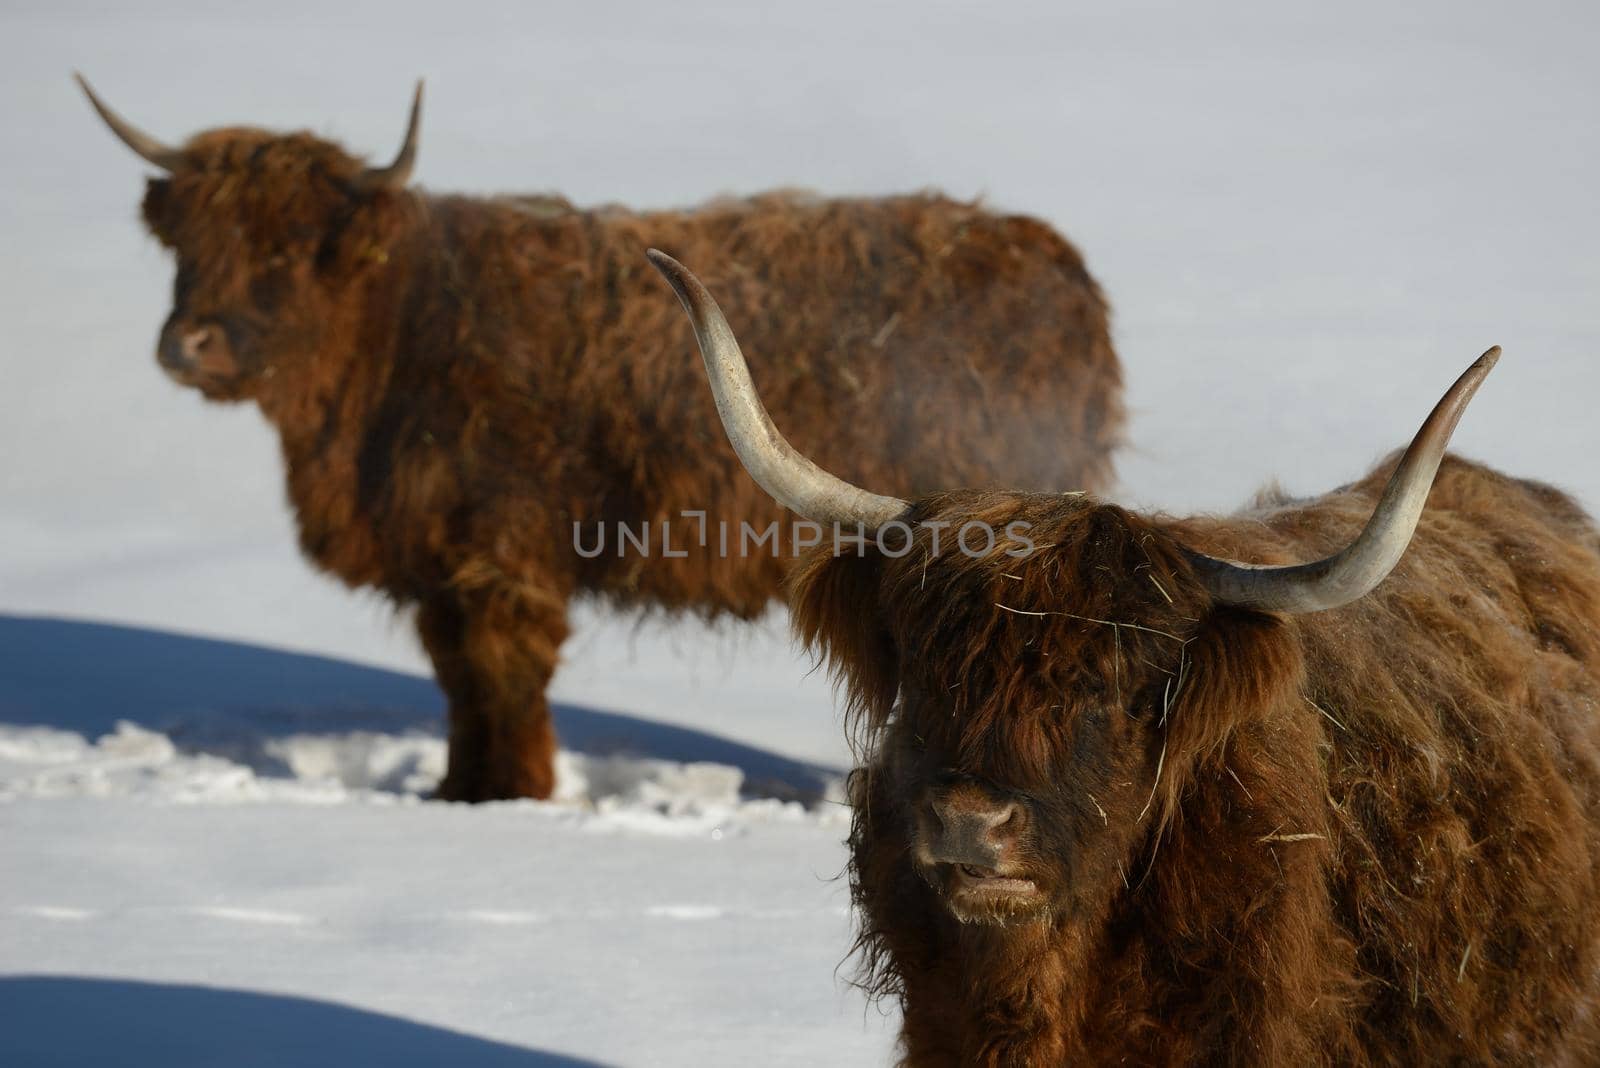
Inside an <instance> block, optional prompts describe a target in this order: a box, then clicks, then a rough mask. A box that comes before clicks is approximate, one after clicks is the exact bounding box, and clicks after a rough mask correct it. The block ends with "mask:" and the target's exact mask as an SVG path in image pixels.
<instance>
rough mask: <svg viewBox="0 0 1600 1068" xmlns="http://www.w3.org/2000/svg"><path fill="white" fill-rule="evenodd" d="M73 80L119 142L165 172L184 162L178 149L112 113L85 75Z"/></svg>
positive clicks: (78, 75)
mask: <svg viewBox="0 0 1600 1068" xmlns="http://www.w3.org/2000/svg"><path fill="white" fill-rule="evenodd" d="M73 78H75V79H77V82H78V87H79V88H80V89H82V90H83V95H84V96H86V97H88V98H89V103H90V104H91V105H93V106H94V109H95V111H96V112H98V113H99V115H100V118H102V119H104V120H105V124H106V125H107V126H109V127H111V132H112V133H114V134H116V135H117V140H119V141H121V142H122V143H123V144H125V145H127V146H128V147H129V148H131V149H133V150H134V151H135V152H137V153H138V154H139V155H140V156H141V157H143V158H144V159H145V160H147V161H149V162H150V163H153V164H155V165H156V166H157V167H160V168H161V169H162V170H164V171H173V170H176V169H177V167H178V164H180V163H182V162H183V153H182V152H180V151H179V150H178V149H176V148H172V147H171V146H169V145H164V144H162V143H161V142H160V141H157V140H156V139H155V138H154V137H151V136H150V135H149V134H147V133H145V132H144V131H143V130H141V129H139V127H137V126H135V125H134V124H133V123H131V122H129V121H128V120H127V119H124V118H123V117H122V116H121V115H118V114H117V113H116V112H115V111H112V110H111V108H110V107H108V106H107V105H106V103H105V101H103V100H101V99H100V98H99V97H98V96H96V95H95V92H94V90H93V89H91V88H89V81H88V79H86V78H85V77H84V76H83V75H81V74H76V73H75V74H73Z"/></svg>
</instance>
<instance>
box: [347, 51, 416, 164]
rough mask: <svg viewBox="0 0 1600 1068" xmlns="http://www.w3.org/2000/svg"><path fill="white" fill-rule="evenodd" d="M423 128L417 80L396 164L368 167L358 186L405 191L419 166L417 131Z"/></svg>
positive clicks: (395, 160)
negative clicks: (409, 115) (412, 171)
mask: <svg viewBox="0 0 1600 1068" xmlns="http://www.w3.org/2000/svg"><path fill="white" fill-rule="evenodd" d="M421 126H422V79H421V78H418V79H417V91H416V94H415V95H414V96H413V97H412V98H411V118H410V120H409V121H408V122H407V123H406V139H405V142H404V143H403V144H402V145H401V146H400V152H399V154H398V155H396V156H395V158H394V162H393V163H390V164H389V165H388V166H387V167H368V168H367V169H366V170H364V171H362V172H361V177H360V178H359V179H357V182H356V184H357V185H359V186H360V187H361V188H362V189H367V190H373V191H376V190H379V189H404V188H405V187H406V183H407V182H409V181H411V169H412V168H413V167H415V166H416V165H417V131H418V130H419V129H420V128H421Z"/></svg>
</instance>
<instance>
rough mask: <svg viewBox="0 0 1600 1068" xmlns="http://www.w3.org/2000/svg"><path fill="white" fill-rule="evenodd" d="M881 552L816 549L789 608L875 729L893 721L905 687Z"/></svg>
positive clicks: (800, 572)
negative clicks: (887, 610) (888, 621)
mask: <svg viewBox="0 0 1600 1068" xmlns="http://www.w3.org/2000/svg"><path fill="white" fill-rule="evenodd" d="M882 581H883V560H882V557H880V556H879V555H878V554H877V553H876V552H870V551H869V552H867V553H866V554H864V555H856V554H854V553H845V554H841V555H839V556H833V555H830V554H827V553H822V552H817V553H814V554H812V555H811V556H810V557H809V558H807V559H805V560H803V561H801V563H800V564H799V566H797V567H796V568H795V570H794V572H793V574H791V575H790V578H789V611H790V615H791V617H792V619H793V622H794V627H795V631H796V633H798V634H799V635H800V638H801V640H802V641H803V642H804V643H805V646H806V648H807V649H808V650H810V651H811V652H812V653H815V654H817V655H819V656H821V657H823V658H824V659H826V661H827V663H828V669H829V671H831V672H832V673H833V676H834V678H836V679H837V680H838V681H839V682H840V684H842V685H843V686H844V687H845V689H846V691H847V696H848V699H849V703H848V711H849V714H850V715H851V716H852V717H855V718H857V719H859V720H861V721H863V725H864V726H865V727H866V728H867V729H868V730H869V731H870V730H872V729H874V728H877V727H881V726H882V725H883V724H884V723H885V722H887V721H888V718H889V713H890V711H891V710H892V709H893V708H894V700H895V694H896V693H897V692H898V690H899V688H900V664H899V654H898V653H897V651H896V649H895V645H894V639H893V638H892V637H891V636H890V634H889V629H888V627H887V626H885V625H884V621H883V613H882V611H881V608H880V606H881V601H880V598H879V589H880V586H881V583H882Z"/></svg>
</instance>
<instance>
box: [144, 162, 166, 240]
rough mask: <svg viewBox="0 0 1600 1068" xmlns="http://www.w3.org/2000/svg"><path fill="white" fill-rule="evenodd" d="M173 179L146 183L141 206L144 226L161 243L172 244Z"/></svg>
mask: <svg viewBox="0 0 1600 1068" xmlns="http://www.w3.org/2000/svg"><path fill="white" fill-rule="evenodd" d="M171 204H172V179H170V178H151V179H150V180H149V181H148V182H146V183H145V188H144V201H143V203H141V204H140V206H139V211H140V213H141V214H142V215H143V216H144V224H145V226H146V227H147V228H148V229H149V230H150V232H151V233H152V234H154V235H155V236H156V237H157V238H158V239H160V240H161V241H163V242H165V243H168V244H170V243H171V238H170V236H169V235H170V234H171V232H172V222H171Z"/></svg>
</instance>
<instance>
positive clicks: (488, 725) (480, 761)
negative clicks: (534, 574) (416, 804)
mask: <svg viewBox="0 0 1600 1068" xmlns="http://www.w3.org/2000/svg"><path fill="white" fill-rule="evenodd" d="M417 625H418V630H419V632H420V633H421V636H422V643H423V646H424V647H425V648H426V649H427V651H428V655H429V656H430V657H431V658H432V659H433V667H434V672H435V674H436V676H437V678H438V680H439V686H440V688H441V689H443V690H444V692H445V696H446V697H448V698H449V701H450V754H449V763H448V765H447V768H446V771H445V777H444V779H443V780H442V781H441V782H440V783H439V788H438V796H439V797H440V798H441V799H443V800H447V801H495V800H500V799H504V798H515V797H532V798H539V799H544V798H548V797H549V796H550V795H551V793H553V792H554V790H555V783H556V779H555V756H556V735H555V727H554V725H553V724H552V723H551V722H550V705H549V703H548V701H547V700H546V699H545V689H546V687H547V686H548V685H549V684H550V677H551V675H553V674H554V673H555V668H556V662H557V660H558V658H559V655H560V650H561V643H562V642H563V641H564V640H565V639H566V636H567V606H566V598H565V597H564V596H557V595H553V594H548V595H547V594H545V593H544V592H543V591H541V590H538V589H536V588H534V587H531V586H527V585H523V584H518V585H517V586H515V587H503V588H494V589H488V590H475V591H472V592H470V593H465V594H464V593H460V592H457V591H452V592H451V593H449V594H447V595H442V596H439V597H437V598H434V599H432V600H430V601H428V602H426V603H425V604H423V606H422V608H421V611H420V612H419V613H418V619H417Z"/></svg>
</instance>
